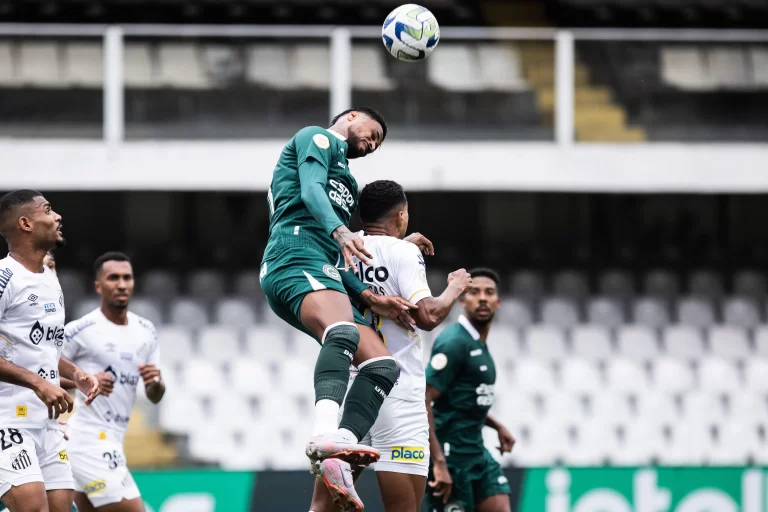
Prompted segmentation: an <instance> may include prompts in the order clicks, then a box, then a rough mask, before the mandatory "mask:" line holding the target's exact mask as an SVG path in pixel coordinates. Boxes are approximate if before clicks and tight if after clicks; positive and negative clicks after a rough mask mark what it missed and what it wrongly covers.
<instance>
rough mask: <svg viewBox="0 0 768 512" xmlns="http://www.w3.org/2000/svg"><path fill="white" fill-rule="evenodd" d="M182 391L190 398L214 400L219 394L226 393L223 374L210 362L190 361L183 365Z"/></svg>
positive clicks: (202, 360) (203, 360)
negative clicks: (190, 396)
mask: <svg viewBox="0 0 768 512" xmlns="http://www.w3.org/2000/svg"><path fill="white" fill-rule="evenodd" d="M182 380H183V382H184V390H185V391H186V392H188V393H189V394H190V395H192V396H198V397H210V398H212V399H215V398H216V396H217V395H218V394H219V393H224V392H227V388H226V387H225V382H224V374H223V372H222V371H221V370H220V369H219V368H218V367H217V365H216V364H215V363H214V362H212V361H207V360H205V359H190V360H188V361H186V362H185V363H184V372H183V379H182Z"/></svg>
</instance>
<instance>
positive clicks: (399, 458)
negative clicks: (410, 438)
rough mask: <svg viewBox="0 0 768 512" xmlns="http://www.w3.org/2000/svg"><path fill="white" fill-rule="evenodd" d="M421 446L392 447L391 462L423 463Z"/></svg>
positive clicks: (422, 448) (424, 455)
mask: <svg viewBox="0 0 768 512" xmlns="http://www.w3.org/2000/svg"><path fill="white" fill-rule="evenodd" d="M425 457H426V453H425V452H424V447H423V446H393V447H392V462H424V458H425Z"/></svg>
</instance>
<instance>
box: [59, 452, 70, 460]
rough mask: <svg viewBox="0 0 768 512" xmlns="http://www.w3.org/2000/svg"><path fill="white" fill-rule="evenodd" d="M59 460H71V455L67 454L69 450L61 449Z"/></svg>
mask: <svg viewBox="0 0 768 512" xmlns="http://www.w3.org/2000/svg"><path fill="white" fill-rule="evenodd" d="M59 460H60V461H62V462H69V455H68V454H67V450H61V451H60V452H59Z"/></svg>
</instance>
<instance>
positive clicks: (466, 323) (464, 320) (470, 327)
mask: <svg viewBox="0 0 768 512" xmlns="http://www.w3.org/2000/svg"><path fill="white" fill-rule="evenodd" d="M459 323H460V324H461V326H462V327H463V328H465V329H466V330H467V332H468V333H469V335H470V336H472V337H473V338H474V339H476V340H479V339H480V333H479V332H477V329H475V326H474V325H472V324H471V323H470V322H469V320H467V317H465V316H464V315H459Z"/></svg>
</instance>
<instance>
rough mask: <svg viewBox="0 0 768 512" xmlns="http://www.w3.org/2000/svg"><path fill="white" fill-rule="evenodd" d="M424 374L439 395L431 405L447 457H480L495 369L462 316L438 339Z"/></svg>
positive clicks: (493, 392) (482, 345) (492, 392)
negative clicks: (452, 455) (453, 455)
mask: <svg viewBox="0 0 768 512" xmlns="http://www.w3.org/2000/svg"><path fill="white" fill-rule="evenodd" d="M426 373H427V384H428V385H430V386H432V387H433V388H435V389H437V390H438V391H440V393H441V394H440V398H438V399H437V400H435V402H434V404H432V411H433V413H434V417H435V433H436V434H437V438H438V439H439V440H440V443H441V444H442V445H443V446H445V444H446V443H447V444H448V445H449V447H450V448H449V451H450V454H455V455H478V454H482V453H483V451H484V449H485V448H484V445H483V436H482V430H483V425H485V419H486V418H487V417H488V410H489V409H490V408H491V406H492V405H493V400H494V398H495V390H494V386H495V384H496V365H495V364H494V363H493V358H492V357H491V354H490V352H489V351H488V347H487V346H486V344H485V343H484V342H483V341H482V340H481V339H480V334H479V333H478V332H477V329H475V328H474V327H473V326H472V324H471V323H470V322H469V320H467V318H466V317H465V316H463V315H462V316H460V317H459V321H458V322H457V323H455V324H453V325H451V326H450V327H447V328H446V329H445V330H444V331H443V332H441V333H440V335H439V336H438V337H437V339H436V340H435V344H434V346H433V347H432V355H431V357H430V361H429V364H428V365H427V371H426ZM445 455H446V456H447V455H449V453H446V454H445Z"/></svg>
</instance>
